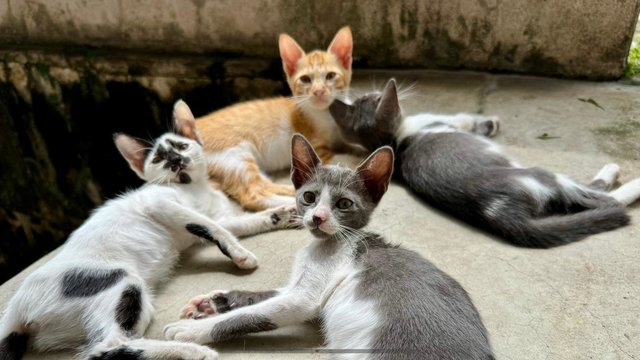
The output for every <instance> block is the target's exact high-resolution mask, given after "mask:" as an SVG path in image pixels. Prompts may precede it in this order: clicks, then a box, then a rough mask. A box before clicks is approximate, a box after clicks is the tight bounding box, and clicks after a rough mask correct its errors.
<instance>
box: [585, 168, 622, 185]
mask: <svg viewBox="0 0 640 360" xmlns="http://www.w3.org/2000/svg"><path fill="white" fill-rule="evenodd" d="M619 176H620V166H618V164H607V165H605V166H604V167H603V168H602V169H601V170H600V171H598V174H596V176H595V177H594V178H593V180H591V183H589V187H590V188H592V189H595V190H600V191H610V190H611V188H612V187H613V184H615V182H616V181H618V177H619Z"/></svg>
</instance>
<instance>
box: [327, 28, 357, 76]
mask: <svg viewBox="0 0 640 360" xmlns="http://www.w3.org/2000/svg"><path fill="white" fill-rule="evenodd" d="M327 51H329V52H330V53H332V54H333V55H335V56H336V58H338V60H339V61H340V65H342V67H343V68H345V70H350V69H351V60H352V58H351V53H352V51H353V36H352V35H351V28H349V27H348V26H345V27H343V28H342V29H340V30H338V32H337V33H336V36H334V37H333V40H332V41H331V45H329V48H328V49H327Z"/></svg>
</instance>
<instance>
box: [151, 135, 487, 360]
mask: <svg viewBox="0 0 640 360" xmlns="http://www.w3.org/2000/svg"><path fill="white" fill-rule="evenodd" d="M392 168H393V151H392V150H391V148H389V147H383V148H381V149H379V150H377V151H376V152H374V153H373V154H372V155H371V156H369V158H367V159H366V160H365V161H364V162H363V163H362V164H360V166H359V167H358V168H357V169H356V171H353V170H350V169H347V168H344V167H339V166H331V165H329V166H322V164H321V163H320V160H319V158H318V156H317V155H316V153H315V151H314V150H313V148H312V147H311V145H310V144H309V143H308V142H307V141H306V139H304V137H302V136H301V135H294V137H293V142H292V171H291V178H292V180H293V184H294V186H295V188H296V201H297V204H298V212H299V214H301V215H302V223H303V224H304V226H305V227H306V228H307V229H309V231H310V232H311V235H312V241H311V243H310V244H309V245H307V246H306V247H305V248H303V249H301V250H300V251H298V253H297V255H296V259H295V263H294V267H293V271H292V274H291V276H290V278H289V284H288V285H287V286H286V287H284V288H282V289H279V290H271V291H262V292H249V291H213V292H211V293H209V294H206V295H200V296H197V297H195V298H193V299H192V300H191V301H190V302H189V303H188V304H187V306H185V308H184V310H183V316H186V317H189V318H194V319H189V320H182V321H179V322H176V323H173V324H170V325H167V326H166V327H165V329H164V334H165V337H166V338H167V339H171V340H180V341H193V342H196V343H199V344H205V343H218V342H220V341H224V340H227V339H231V338H235V337H239V336H242V335H245V334H249V333H253V332H261V331H268V330H273V329H276V328H279V327H283V326H287V325H292V324H297V323H301V322H303V321H306V320H311V319H314V318H319V319H320V320H321V321H322V331H323V333H324V337H325V339H326V343H327V347H328V348H329V349H331V354H332V358H335V359H354V358H357V359H363V358H366V359H493V355H492V351H491V346H490V344H489V340H488V337H487V333H486V330H485V327H484V325H483V324H482V321H481V319H480V316H479V314H478V312H477V310H476V309H475V307H474V306H473V303H472V302H471V300H470V299H469V296H468V295H467V293H466V292H465V290H464V289H463V288H462V287H461V286H460V284H458V283H457V282H456V281H455V280H454V279H452V278H451V277H449V276H448V275H447V274H445V273H443V272H442V271H440V270H438V269H437V268H436V267H435V266H434V265H433V264H431V263H430V262H428V261H427V260H425V259H424V258H423V257H421V256H420V255H418V254H417V253H415V252H413V251H409V250H406V249H403V248H400V247H398V246H394V245H390V244H389V243H387V242H386V240H385V239H384V238H383V237H382V236H380V235H378V234H374V233H370V232H365V231H362V230H360V229H361V228H362V227H364V226H365V225H366V224H367V223H368V222H369V217H370V215H371V213H372V212H373V210H374V209H375V208H376V206H377V204H378V202H379V201H380V199H381V198H382V196H383V194H384V193H385V192H386V190H387V186H388V184H389V181H390V177H391V173H392ZM195 319H199V320H195Z"/></svg>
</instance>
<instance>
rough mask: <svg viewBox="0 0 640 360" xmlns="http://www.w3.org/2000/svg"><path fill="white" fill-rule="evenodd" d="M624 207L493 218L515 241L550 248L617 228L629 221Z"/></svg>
mask: <svg viewBox="0 0 640 360" xmlns="http://www.w3.org/2000/svg"><path fill="white" fill-rule="evenodd" d="M630 221H631V219H630V218H629V215H627V213H626V211H625V209H624V208H623V207H620V206H612V207H605V208H598V209H590V210H584V211H581V212H577V213H573V214H567V215H554V216H549V217H545V218H539V219H522V220H520V221H519V220H516V219H513V218H512V217H511V218H510V217H509V216H508V215H507V216H504V217H503V218H502V219H497V218H493V219H491V222H493V223H494V224H493V225H494V226H493V228H494V230H496V231H497V232H498V233H500V234H501V235H503V236H504V237H505V238H506V239H507V240H509V241H510V242H512V243H513V244H515V245H519V246H524V247H533V248H550V247H554V246H559V245H564V244H568V243H571V242H574V241H578V240H581V239H583V238H585V237H587V236H589V235H594V234H598V233H601V232H605V231H610V230H614V229H617V228H620V227H623V226H626V225H628V224H629V223H630Z"/></svg>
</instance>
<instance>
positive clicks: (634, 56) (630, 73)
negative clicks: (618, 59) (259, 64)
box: [624, 46, 640, 78]
mask: <svg viewBox="0 0 640 360" xmlns="http://www.w3.org/2000/svg"><path fill="white" fill-rule="evenodd" d="M638 75H640V47H638V46H636V47H634V48H631V50H629V57H628V58H627V67H626V68H625V69H624V76H625V77H626V78H633V77H635V76H638Z"/></svg>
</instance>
